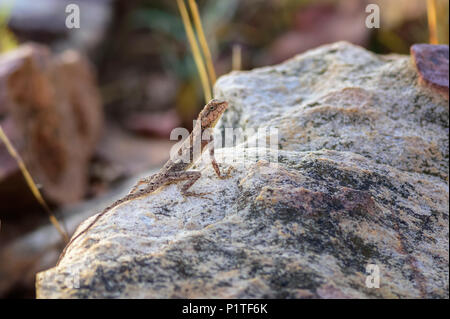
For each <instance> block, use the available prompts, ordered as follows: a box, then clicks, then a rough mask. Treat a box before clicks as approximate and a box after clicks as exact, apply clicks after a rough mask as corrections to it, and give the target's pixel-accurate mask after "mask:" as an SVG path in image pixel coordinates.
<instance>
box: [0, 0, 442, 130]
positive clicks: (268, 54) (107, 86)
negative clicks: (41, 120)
mask: <svg viewBox="0 0 450 319" xmlns="http://www.w3.org/2000/svg"><path fill="white" fill-rule="evenodd" d="M12 2H13V1H12V0H0V3H3V4H7V3H12ZM14 2H15V3H14V9H13V10H12V15H11V22H10V26H11V30H12V31H13V33H14V34H15V35H16V37H17V39H18V41H19V42H23V41H28V40H32V41H38V42H43V43H46V44H49V45H50V46H52V47H53V48H55V49H62V48H66V47H76V48H78V49H80V50H82V51H86V52H88V53H89V55H90V56H91V58H92V59H93V61H94V62H95V64H96V65H97V69H98V74H99V78H100V85H101V89H102V94H103V99H104V103H105V106H106V108H105V110H106V112H107V114H108V115H109V116H110V118H111V119H112V120H114V121H117V122H119V123H120V125H122V126H124V127H126V128H127V129H130V130H141V131H145V132H146V133H150V134H162V135H167V134H168V132H170V129H171V126H173V125H176V124H177V123H179V122H181V123H183V124H185V125H187V126H189V122H190V121H191V119H192V118H193V116H195V114H196V113H197V111H198V110H199V108H201V106H202V103H203V98H202V88H201V85H200V81H199V79H198V74H197V71H196V68H195V64H194V61H193V58H192V54H191V52H190V50H189V45H188V42H187V40H186V33H185V30H184V28H183V24H182V21H181V19H180V14H179V12H178V9H177V6H176V1H175V0H174V1H161V0H127V1H123V0H117V1H112V0H89V1H87V0H84V1H81V0H80V1H64V0H57V1H56V0H40V1H38V2H36V1H29V0H15V1H14ZM65 2H67V3H79V4H80V7H81V29H80V30H71V31H70V30H67V29H66V28H64V25H63V23H61V22H62V21H63V19H64V11H63V7H64V6H65V5H66V4H67V3H65ZM197 3H198V5H199V8H200V12H201V17H202V22H203V26H204V30H205V35H206V38H207V41H208V44H209V47H210V49H211V52H212V56H213V59H214V64H215V67H216V71H217V74H218V75H221V74H224V73H227V72H229V71H230V70H231V69H232V60H233V58H232V57H233V52H235V56H236V53H240V54H239V56H240V58H241V61H242V62H241V63H240V64H241V68H242V69H244V70H246V69H251V68H254V67H259V66H263V65H268V64H274V63H279V62H281V61H283V60H285V59H288V58H290V57H292V56H294V55H295V54H298V53H301V52H304V51H305V50H308V49H310V48H313V47H316V46H318V45H321V44H325V43H330V42H334V41H339V40H346V41H350V42H352V43H355V44H359V45H362V46H364V47H366V48H368V49H369V50H372V51H374V52H377V53H401V54H408V52H409V47H410V45H411V44H413V43H422V42H428V41H429V32H428V24H427V1H426V0H396V1H389V0H370V1H363V0H315V1H312V0H244V1H238V0H227V1H219V0H199V1H197ZM368 3H376V4H378V5H379V7H380V17H381V28H380V29H368V28H366V27H365V24H364V21H365V18H366V16H367V15H368V13H366V12H365V7H366V5H367V4H368ZM437 3H438V5H440V7H439V10H438V13H439V14H440V15H441V16H440V17H439V21H440V26H441V29H442V30H448V1H446V0H444V1H442V0H437ZM442 6H444V7H446V8H444V9H442ZM2 8H3V10H2V11H0V12H5V11H7V9H5V8H7V6H6V5H3V6H2ZM442 14H443V16H442ZM445 15H446V16H445ZM0 16H1V14H0ZM3 16H4V14H3ZM3 20H5V19H4V18H3ZM3 24H4V23H3ZM0 25H2V23H1V20H0ZM3 29H4V28H3ZM1 34H2V41H3V42H5V43H6V42H8V43H9V42H11V41H12V40H11V37H8V36H6V35H7V33H6V32H5V31H3V32H2V33H1ZM443 39H444V40H442V41H443V42H446V43H448V31H446V34H444V35H443ZM8 45H9V46H11V45H10V44H8ZM2 46H6V44H5V45H2ZM235 59H236V58H235ZM171 109H174V110H176V112H170V113H169V114H166V116H161V114H158V115H159V117H158V118H157V119H158V121H156V123H157V124H158V125H157V126H159V127H156V128H154V127H152V126H151V125H150V124H148V125H143V124H142V123H141V122H140V121H138V123H136V114H138V115H144V114H142V112H143V111H148V112H153V113H155V112H156V113H158V112H165V111H168V110H171ZM163 115H164V114H163ZM161 120H164V121H163V123H165V124H164V125H167V128H166V127H165V126H164V125H163V127H161ZM151 122H153V121H150V122H149V123H151ZM166 122H167V123H166ZM141 126H144V127H141Z"/></svg>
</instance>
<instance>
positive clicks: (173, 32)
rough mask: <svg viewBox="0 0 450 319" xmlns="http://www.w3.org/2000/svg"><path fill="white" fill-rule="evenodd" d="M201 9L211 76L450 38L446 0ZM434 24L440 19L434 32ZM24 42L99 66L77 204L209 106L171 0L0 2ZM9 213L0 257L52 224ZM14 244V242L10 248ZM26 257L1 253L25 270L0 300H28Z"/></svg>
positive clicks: (4, 216)
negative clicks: (96, 133)
mask: <svg viewBox="0 0 450 319" xmlns="http://www.w3.org/2000/svg"><path fill="white" fill-rule="evenodd" d="M71 3H74V4H78V5H79V7H80V13H81V28H80V29H68V28H67V27H66V25H65V20H66V17H67V13H66V11H65V8H66V6H67V5H68V4H71ZM370 3H374V4H377V5H378V6H379V8H380V19H381V21H380V28H378V29H377V28H373V29H368V28H367V27H366V25H365V20H366V17H367V16H368V15H369V13H367V12H366V10H365V9H366V6H367V5H368V4H370ZM197 4H198V7H199V11H200V15H201V20H202V24H203V29H204V33H205V37H206V39H207V43H208V45H209V49H210V51H211V55H212V61H213V63H214V66H215V71H216V73H217V75H218V76H220V75H223V74H226V73H228V72H230V71H231V70H249V69H252V68H255V67H261V66H265V65H271V64H276V63H279V62H282V61H284V60H286V59H289V58H291V57H293V56H295V55H296V54H300V53H302V52H304V51H306V50H308V49H311V48H315V47H317V46H319V45H322V44H326V43H331V42H335V41H341V40H345V41H349V42H351V43H354V44H357V45H360V46H363V47H365V48H367V49H369V50H371V51H373V52H376V53H386V54H388V53H394V54H409V48H410V46H411V45H412V44H414V43H428V42H430V39H431V41H432V42H439V43H446V44H448V40H449V36H448V23H449V15H448V0H395V1H392V0H367V1H366V0H314V1H313V0H240V1H239V0H198V1H197ZM430 7H433V8H434V9H433V10H432V11H431V12H430ZM427 9H428V10H427ZM430 13H431V15H430ZM430 21H436V26H435V27H433V28H432V29H431V30H430V28H429V23H430ZM28 41H33V42H37V43H40V44H44V45H47V46H49V47H50V48H51V50H52V52H54V53H57V52H62V51H64V50H66V49H75V50H78V51H80V52H82V53H84V54H86V55H87V56H88V57H89V58H90V60H91V62H92V63H93V65H94V66H95V70H96V73H97V79H98V85H99V89H100V93H101V98H102V101H103V110H104V113H105V114H104V115H105V119H106V121H105V127H104V132H103V137H102V139H101V141H100V142H99V143H98V147H97V149H96V151H95V154H94V156H93V158H92V160H91V163H90V170H89V173H88V174H89V181H90V182H89V190H88V191H86V195H85V196H84V200H87V199H89V198H94V197H97V196H99V195H100V194H102V193H105V192H107V191H109V190H111V188H113V187H114V185H115V183H116V182H117V181H121V180H123V179H124V178H127V177H129V176H131V175H135V174H138V173H141V172H143V171H144V170H148V169H149V168H157V167H159V165H161V163H163V162H164V161H165V160H166V159H167V157H168V154H169V149H170V146H171V145H172V142H171V141H169V135H170V132H171V130H172V129H173V128H175V127H178V126H183V127H186V128H189V129H190V128H191V127H192V120H193V119H194V118H195V116H196V115H197V113H198V111H199V110H200V109H201V108H202V106H203V104H204V94H203V89H202V85H201V81H200V78H199V74H198V71H197V68H196V66H195V63H194V58H193V55H192V51H191V49H190V45H189V42H188V40H187V37H186V30H185V29H184V26H183V22H182V20H181V17H180V12H179V10H178V7H177V1H176V0H170V1H167V0H165V1H163V0H38V1H36V0H0V54H1V53H2V52H7V51H10V50H13V49H14V48H16V47H17V46H19V45H20V44H22V43H25V42H28ZM0 58H1V55H0ZM0 93H1V92H0ZM1 97H2V96H1V94H0V103H1ZM0 109H1V104H0ZM0 124H2V117H1V115H0ZM67 143H71V141H67ZM0 147H1V145H0ZM1 160H2V158H0V167H1V165H2V162H1ZM1 182H2V181H1V180H0V184H1ZM4 182H5V181H4ZM5 183H7V182H5ZM7 187H8V185H7ZM0 195H1V194H0ZM18 196H19V198H22V197H23V194H22V193H19V194H18ZM0 197H1V196H0ZM11 202H14V201H11ZM17 202H19V201H17ZM52 208H54V209H58V208H60V207H54V206H53V207H52ZM83 209H84V210H87V208H81V209H80V211H81V210H83ZM16 210H17V211H14V212H13V213H14V214H11V212H2V211H1V209H0V219H1V220H2V227H3V228H2V229H1V232H0V243H1V244H2V245H3V246H2V245H0V253H1V248H3V247H6V246H7V245H6V244H7V243H12V244H11V245H9V246H11V247H12V248H11V249H12V250H14V249H16V248H14V247H22V246H21V245H20V241H19V240H20V237H21V236H25V235H26V234H27V233H29V232H31V231H33V230H36V229H38V228H39V227H41V226H42V225H44V224H45V223H46V222H47V219H46V218H45V216H44V217H43V216H42V215H41V214H36V210H38V208H35V209H34V210H33V209H30V208H28V209H27V211H25V212H19V210H20V209H19V208H17V209H16ZM22 210H23V209H22ZM94 212H95V211H92V213H94ZM73 214H76V212H75V213H73ZM14 216H19V217H20V218H19V217H14ZM23 216H26V218H24V217H23ZM8 218H9V219H8ZM5 225H6V226H5ZM15 241H16V242H18V243H19V245H16V246H14V242H15ZM44 242H45V241H43V244H42V245H45V243H44ZM33 244H34V245H35V246H36V247H38V246H39V243H33ZM53 249H54V248H53ZM19 253H22V252H19ZM19 255H20V254H19ZM29 257H30V258H29V259H32V262H31V261H29V260H27V261H26V262H27V264H25V263H24V262H22V263H23V264H22V265H18V264H19V263H21V262H20V261H19V262H17V263H18V264H13V263H12V262H10V261H8V260H1V258H0V278H6V277H7V276H10V273H7V272H4V273H2V266H5V265H7V266H8V267H9V268H8V269H11V271H12V272H14V270H15V269H18V271H19V270H20V274H18V278H21V277H24V275H23V273H24V272H25V271H28V272H29V273H30V274H29V277H27V279H26V280H22V281H20V284H18V283H17V282H16V281H10V283H9V284H8V286H7V287H3V294H4V295H2V293H1V291H2V289H0V297H4V296H5V295H6V296H14V297H32V296H33V295H34V289H33V287H34V286H33V280H34V273H35V271H37V270H40V269H42V267H43V266H36V265H38V263H37V262H36V260H39V258H41V256H37V255H36V256H29ZM53 257H56V256H53ZM8 262H10V264H11V265H9V264H8ZM47 262H49V263H51V262H52V261H47ZM39 265H40V264H39ZM2 276H3V277H2ZM18 280H19V279H18ZM0 281H1V280H0ZM5 282H6V281H5ZM1 284H2V282H0V288H2V285H1Z"/></svg>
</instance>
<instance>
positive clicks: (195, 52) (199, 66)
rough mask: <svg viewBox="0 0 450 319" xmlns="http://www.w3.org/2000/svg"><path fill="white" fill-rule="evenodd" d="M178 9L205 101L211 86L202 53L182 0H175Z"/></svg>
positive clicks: (208, 96)
mask: <svg viewBox="0 0 450 319" xmlns="http://www.w3.org/2000/svg"><path fill="white" fill-rule="evenodd" d="M177 4H178V9H179V10H180V14H181V18H182V20H183V24H184V28H185V30H186V34H187V37H188V40H189V43H190V45H191V49H192V54H193V55H194V61H195V64H196V66H197V70H198V73H199V75H200V80H201V82H202V86H203V94H204V95H205V102H208V101H210V100H211V98H212V94H211V86H210V84H209V81H208V75H207V73H206V69H205V65H204V63H203V59H202V55H201V53H200V49H199V47H198V44H197V40H196V38H195V34H194V30H193V29H192V25H191V22H190V21H189V14H188V11H187V9H186V6H185V4H184V0H177Z"/></svg>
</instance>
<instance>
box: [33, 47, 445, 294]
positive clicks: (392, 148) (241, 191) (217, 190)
mask: <svg viewBox="0 0 450 319" xmlns="http://www.w3.org/2000/svg"><path fill="white" fill-rule="evenodd" d="M215 91H216V96H217V97H218V98H224V99H226V100H228V101H229V102H230V104H231V107H230V109H229V110H228V111H227V112H226V113H225V115H224V117H223V118H222V120H221V121H220V123H219V124H218V125H219V128H225V127H235V128H236V127H240V128H243V129H246V128H251V127H261V126H269V127H276V128H278V130H279V132H278V136H279V150H278V152H275V151H271V152H268V153H267V154H266V156H260V157H259V158H258V159H257V160H256V161H254V162H250V163H249V162H248V161H247V160H246V158H248V155H249V154H254V153H255V152H257V150H255V149H254V148H244V146H245V144H243V145H240V146H239V147H237V148H235V149H231V148H223V149H221V150H217V151H216V156H217V157H218V158H221V156H227V154H230V153H231V152H233V153H234V154H235V155H236V156H237V158H235V161H234V162H233V163H232V164H231V165H232V166H233V167H234V170H233V172H232V178H230V179H227V180H218V179H217V178H216V177H215V175H214V173H213V170H212V169H211V167H210V166H208V165H205V164H204V163H199V164H198V165H197V166H198V169H201V170H202V172H203V176H202V178H201V179H200V180H199V181H198V182H197V183H196V184H195V185H194V187H193V190H194V191H196V192H211V194H210V195H208V197H209V198H210V199H203V198H193V197H190V198H187V199H185V200H183V198H182V197H181V195H180V192H179V190H178V189H177V187H176V186H175V185H172V186H169V187H166V188H165V189H163V190H161V191H160V192H158V193H155V194H153V195H151V196H149V197H146V198H142V199H140V200H136V201H133V202H129V203H126V204H124V205H122V206H120V207H118V208H117V209H115V210H113V211H111V212H110V213H109V214H108V215H106V216H105V217H104V218H103V219H101V220H100V222H99V223H98V224H97V225H96V226H94V227H93V228H92V229H91V231H89V232H88V234H86V235H85V236H83V237H82V238H80V240H78V241H76V242H75V243H74V245H73V246H72V247H71V249H69V251H68V253H67V255H66V256H65V258H64V259H63V260H62V262H61V264H60V265H59V266H58V267H55V268H51V269H49V270H47V271H44V272H41V273H39V274H38V276H37V283H36V285H37V296H38V297H40V298H100V297H101V298H104V297H108V298H175V297H176V298H210V297H219V298H232V297H234V298H260V297H264V298H448V297H449V294H448V282H449V279H448V270H449V268H448V267H449V266H448V238H449V233H448V208H449V207H448V206H449V205H448V203H449V197H448V124H449V121H448V111H449V109H448V100H446V99H445V98H444V97H443V96H442V95H440V94H438V93H436V92H433V91H431V90H429V89H428V88H427V87H424V86H421V85H420V84H419V81H418V76H417V74H416V71H415V68H414V66H413V64H412V62H411V59H410V57H409V56H377V55H374V54H372V53H370V52H368V51H366V50H364V49H362V48H359V47H356V46H353V45H350V44H348V43H343V42H340V43H335V44H332V45H328V46H324V47H320V48H318V49H315V50H311V51H309V52H307V53H305V54H302V55H300V56H297V57H295V58H294V59H291V60H289V61H287V62H285V63H283V64H280V65H277V66H273V67H266V68H261V69H256V70H253V71H250V72H234V73H231V74H229V75H227V76H224V77H222V78H220V79H219V81H218V82H217V84H216V87H215ZM274 154H276V158H277V159H278V161H276V162H273V160H272V161H271V159H273V157H274V156H273V155H274ZM222 158H223V157H222ZM228 165H230V163H229V162H228V163H227V162H223V163H222V164H221V166H222V168H225V167H227V166H228ZM89 221H90V220H87V221H86V222H84V223H83V224H82V226H81V227H85V226H86V225H87V223H89ZM368 264H375V265H377V266H378V267H379V270H380V287H379V288H368V287H367V286H366V277H367V273H366V266H367V265H368Z"/></svg>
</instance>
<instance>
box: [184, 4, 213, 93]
mask: <svg viewBox="0 0 450 319" xmlns="http://www.w3.org/2000/svg"><path fill="white" fill-rule="evenodd" d="M189 7H190V8H191V12H192V18H193V20H194V25H195V30H196V31H197V36H198V42H199V43H200V46H201V48H202V51H203V56H204V57H205V60H206V67H207V68H208V75H209V80H210V83H211V87H212V86H213V85H214V83H216V79H217V76H216V71H215V70H214V63H213V60H212V57H211V51H210V50H209V47H208V42H207V41H206V37H205V33H204V32H203V26H202V20H201V18H200V13H199V11H198V6H197V2H195V0H189Z"/></svg>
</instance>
